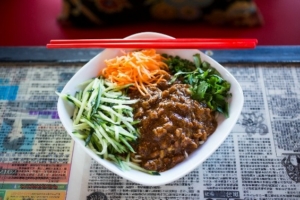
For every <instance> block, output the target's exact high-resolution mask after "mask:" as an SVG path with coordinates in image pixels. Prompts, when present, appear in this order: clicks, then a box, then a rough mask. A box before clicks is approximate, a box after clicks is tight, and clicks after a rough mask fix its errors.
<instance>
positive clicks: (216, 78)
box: [163, 54, 231, 117]
mask: <svg viewBox="0 0 300 200" xmlns="http://www.w3.org/2000/svg"><path fill="white" fill-rule="evenodd" d="M163 56H164V57H166V58H167V59H166V61H165V62H166V63H167V65H168V66H169V69H170V72H171V73H172V74H173V75H174V76H173V78H172V79H171V83H173V82H175V81H176V80H177V79H178V80H181V81H183V83H186V84H189V85H191V92H192V98H193V99H195V100H197V101H199V102H203V103H205V104H206V105H207V106H208V107H209V108H211V109H212V110H213V111H216V112H219V113H222V114H224V115H225V117H229V113H228V98H230V97H231V93H230V92H229V91H230V87H231V85H230V83H229V82H228V81H226V80H225V79H223V78H222V77H221V75H220V73H219V72H218V71H217V70H216V69H215V68H213V67H211V65H210V64H209V63H208V62H206V61H201V58H200V54H195V55H194V56H193V59H194V62H191V61H189V60H186V59H182V58H180V57H178V56H175V57H173V56H169V55H166V54H164V55H163Z"/></svg>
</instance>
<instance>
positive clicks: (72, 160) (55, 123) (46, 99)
mask: <svg viewBox="0 0 300 200" xmlns="http://www.w3.org/2000/svg"><path fill="white" fill-rule="evenodd" d="M80 67H81V65H80V64H76V65H75V64H49V63H43V64H13V65H12V64H1V66H0V114H1V119H0V180H1V182H0V199H5V200H29V199H30V200H62V199H67V200H75V199H79V200H84V199H87V200H94V199H113V200H114V199H178V200H179V199H204V200H209V199H214V200H221V199H236V200H237V199H243V200H250V199H270V200H271V199H272V200H273V199H288V200H296V199H297V200H298V199H300V185H299V184H300V121H299V116H300V109H299V108H300V90H299V83H300V68H299V65H297V64H288V63H284V64H282V63H278V64H251V63H249V64H225V67H226V68H227V69H228V70H229V71H230V72H231V73H232V74H233V75H234V76H235V77H236V79H237V80H238V81H239V83H240V84H241V86H242V88H243V91H244V97H245V103H244V107H243V110H242V114H241V115H240V117H239V119H238V121H237V123H236V125H235V127H234V128H233V130H232V132H231V133H230V135H229V136H228V138H227V139H226V140H225V141H224V143H223V144H222V145H221V146H220V147H219V148H218V149H217V151H216V152H215V153H213V154H212V155H211V156H210V157H209V158H208V159H207V160H206V161H205V162H204V163H203V164H201V165H200V166H199V167H198V168H196V169H195V170H194V171H192V172H190V173H189V174H187V175H186V176H184V177H182V178H181V179H179V180H177V181H174V182H172V183H169V184H166V185H163V186H143V185H139V184H136V183H133V182H131V181H127V180H125V179H123V178H121V177H119V176H117V175H115V174H114V173H112V172H110V171H109V170H107V169H106V168H104V167H102V166H101V165H99V164H98V163H96V162H95V161H94V160H93V159H91V158H90V157H89V156H88V155H87V154H85V152H83V151H82V149H81V148H80V147H78V146H77V145H76V144H74V142H73V141H72V140H71V138H70V137H69V136H68V135H67V133H66V131H65V130H64V128H63V126H62V124H61V122H60V120H59V118H58V115H57V111H56V103H57V96H56V95H55V93H54V92H55V91H60V90H61V89H62V88H63V86H64V85H65V84H66V82H67V80H69V79H70V78H71V77H72V76H73V75H74V73H76V72H77V71H78V69H79V68H80Z"/></svg>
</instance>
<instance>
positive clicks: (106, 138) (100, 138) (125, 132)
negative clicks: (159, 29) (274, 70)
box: [58, 49, 230, 175]
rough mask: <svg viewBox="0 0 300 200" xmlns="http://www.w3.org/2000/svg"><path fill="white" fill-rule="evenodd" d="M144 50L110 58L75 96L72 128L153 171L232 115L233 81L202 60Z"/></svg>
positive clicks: (176, 159) (124, 162)
mask: <svg viewBox="0 0 300 200" xmlns="http://www.w3.org/2000/svg"><path fill="white" fill-rule="evenodd" d="M193 58H194V61H193V62H192V61H189V60H185V59H182V58H180V57H178V56H175V57H173V56H169V55H165V54H158V53H156V51H155V50H153V49H149V50H139V51H133V52H129V53H124V56H120V57H116V58H113V59H110V60H106V61H105V63H106V65H107V67H106V68H104V69H103V71H102V73H101V75H100V76H99V77H96V78H93V79H91V80H90V81H88V82H86V83H85V85H84V89H83V90H80V91H78V92H77V93H76V94H75V95H74V96H71V95H69V94H60V93H58V95H59V96H60V97H62V98H64V99H66V100H68V101H69V102H71V103H73V104H74V105H75V109H74V113H73V116H72V119H73V123H74V125H73V130H74V132H73V133H74V135H76V136H77V137H79V138H81V139H82V140H84V141H85V145H86V146H88V147H89V148H90V149H91V150H93V151H94V152H95V153H96V154H97V155H99V156H101V157H102V158H104V159H107V160H110V161H112V162H114V163H116V164H117V165H118V166H119V167H120V168H121V169H123V170H126V169H130V168H133V169H136V170H140V171H143V172H146V173H150V174H153V175H159V172H163V171H166V170H168V169H171V168H172V167H174V166H175V165H176V164H178V163H180V162H182V161H183V160H184V159H185V158H186V157H188V155H189V154H191V153H192V152H193V151H195V150H196V149H197V148H198V147H199V146H201V144H203V143H204V142H205V141H206V139H207V138H208V137H209V136H210V135H211V134H213V132H214V131H215V129H216V127H217V121H216V114H217V113H221V114H224V116H226V117H228V98H229V97H230V93H229V90H230V84H229V83H228V82H227V81H226V80H224V79H223V78H222V77H221V76H220V74H219V73H218V72H217V71H216V70H215V69H214V68H212V67H211V66H210V65H209V63H207V62H204V61H203V62H202V61H201V59H200V55H199V54H196V55H194V57H193Z"/></svg>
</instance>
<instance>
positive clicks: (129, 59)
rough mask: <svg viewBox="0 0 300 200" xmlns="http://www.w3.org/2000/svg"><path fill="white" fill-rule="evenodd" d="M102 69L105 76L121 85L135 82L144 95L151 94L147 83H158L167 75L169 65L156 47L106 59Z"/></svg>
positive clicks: (135, 85)
mask: <svg viewBox="0 0 300 200" xmlns="http://www.w3.org/2000/svg"><path fill="white" fill-rule="evenodd" d="M105 63H106V68H104V69H103V70H102V75H103V76H104V78H106V79H108V80H110V81H111V82H114V83H116V84H117V85H119V86H122V85H127V84H133V86H134V87H132V88H131V89H137V90H138V91H139V92H140V93H141V94H142V95H146V94H149V92H148V90H147V89H146V87H145V86H146V85H156V84H157V83H159V82H160V81H162V80H163V79H164V78H163V77H164V75H167V74H168V72H167V71H166V70H167V69H168V66H167V64H166V63H164V62H163V57H162V56H161V55H160V54H158V53H156V51H155V50H154V49H145V50H141V51H133V52H128V53H124V55H123V56H118V57H116V58H113V59H109V60H105Z"/></svg>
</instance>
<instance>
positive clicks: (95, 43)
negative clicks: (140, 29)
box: [47, 38, 258, 49]
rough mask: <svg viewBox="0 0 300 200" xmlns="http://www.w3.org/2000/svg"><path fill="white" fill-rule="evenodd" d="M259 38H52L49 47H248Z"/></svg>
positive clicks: (252, 45) (252, 46)
mask: <svg viewBox="0 0 300 200" xmlns="http://www.w3.org/2000/svg"><path fill="white" fill-rule="evenodd" d="M257 42H258V41H257V39H212V38H204V39H199V38H179V39H79V40H50V43H49V44H47V48H156V49H246V48H255V47H256V44H257Z"/></svg>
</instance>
